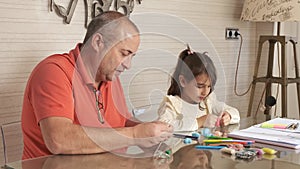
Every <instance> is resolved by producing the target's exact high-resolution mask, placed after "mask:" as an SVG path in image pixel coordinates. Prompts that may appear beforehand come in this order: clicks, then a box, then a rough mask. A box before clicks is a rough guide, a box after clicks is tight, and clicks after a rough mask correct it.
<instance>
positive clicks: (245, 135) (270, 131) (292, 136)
mask: <svg viewBox="0 0 300 169" xmlns="http://www.w3.org/2000/svg"><path fill="white" fill-rule="evenodd" d="M267 122H268V123H274V124H275V123H276V124H290V123H291V122H293V123H295V122H296V123H297V122H300V121H299V120H291V119H283V118H276V119H273V120H270V121H267ZM260 125H261V124H257V125H254V126H251V127H249V128H247V129H243V130H238V131H233V132H231V133H229V135H228V136H229V137H233V138H240V139H252V140H255V141H256V142H261V143H266V144H271V145H277V146H282V147H289V148H293V149H299V148H300V132H297V131H296V130H295V131H291V130H290V129H275V128H262V127H260ZM297 130H298V128H297Z"/></svg>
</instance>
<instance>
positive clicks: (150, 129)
mask: <svg viewBox="0 0 300 169" xmlns="http://www.w3.org/2000/svg"><path fill="white" fill-rule="evenodd" d="M172 135H173V127H172V126H171V125H169V124H167V123H164V122H159V121H155V122H147V123H141V124H138V125H136V126H134V127H133V137H134V139H135V143H136V144H137V145H139V146H142V147H151V146H153V145H156V144H159V143H160V142H163V141H165V140H167V139H169V138H170V137H172Z"/></svg>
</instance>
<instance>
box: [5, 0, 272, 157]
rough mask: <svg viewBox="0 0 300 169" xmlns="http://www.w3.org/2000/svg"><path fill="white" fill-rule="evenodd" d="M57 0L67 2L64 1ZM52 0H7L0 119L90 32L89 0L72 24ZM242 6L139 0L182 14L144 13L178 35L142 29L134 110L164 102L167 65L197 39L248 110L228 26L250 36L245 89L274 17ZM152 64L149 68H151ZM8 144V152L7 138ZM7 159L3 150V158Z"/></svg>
mask: <svg viewBox="0 0 300 169" xmlns="http://www.w3.org/2000/svg"><path fill="white" fill-rule="evenodd" d="M56 2H58V3H61V4H63V3H65V6H66V4H67V3H66V2H64V1H62V0H61V2H60V1H59V0H56ZM89 2H91V0H90V1H89ZM48 5H49V4H48V1H47V0H35V1H33V0H32V1H17V0H11V1H7V0H0V23H1V26H0V70H1V71H0V77H1V78H0V79H1V80H0V124H3V123H7V122H11V121H15V120H20V112H21V107H22V97H23V91H24V88H25V85H26V81H27V78H28V76H29V74H30V72H31V70H32V68H33V67H34V66H35V65H36V64H37V63H38V62H39V61H40V60H41V59H43V58H45V57H46V56H48V55H50V54H53V53H58V52H59V53H60V52H68V51H69V49H71V48H73V47H75V45H76V43H77V42H80V41H81V40H82V38H83V36H84V33H85V28H84V4H83V1H79V2H78V5H77V7H76V10H75V14H74V16H73V18H72V21H71V24H69V25H67V24H63V23H62V18H60V17H58V16H57V15H56V14H55V13H54V12H50V11H49V9H48ZM242 5H243V0H201V1H195V0H186V1H182V0H165V1H161V0H143V1H142V4H140V5H136V6H135V9H134V12H133V14H132V15H136V14H140V13H142V12H156V13H157V12H159V13H164V14H161V15H159V16H164V17H165V16H166V15H165V14H171V16H172V17H171V18H173V19H174V18H176V19H175V21H174V20H168V19H167V20H161V19H162V18H164V17H162V18H161V17H158V18H157V19H155V17H150V18H149V15H145V16H147V17H145V19H144V20H143V19H142V20H141V18H139V20H138V19H137V20H138V23H139V26H140V27H141V28H143V31H146V30H145V28H149V31H151V30H152V29H157V28H159V29H158V30H159V31H162V32H164V34H168V33H170V32H173V33H177V34H176V35H173V34H172V36H164V35H158V34H157V32H155V34H150V33H148V34H144V35H143V36H142V44H141V47H140V51H139V52H138V55H137V56H136V58H135V59H134V63H133V67H132V71H128V72H126V73H125V74H124V76H122V81H123V82H124V91H125V93H126V95H127V96H128V98H127V99H128V100H127V101H128V104H129V105H128V106H129V109H132V108H136V107H139V106H143V105H147V104H154V105H157V104H159V102H160V100H161V97H162V95H163V94H164V93H165V90H166V89H167V81H168V76H167V73H166V72H170V71H171V70H172V68H173V67H174V64H175V62H176V57H177V54H178V53H179V51H180V50H182V49H183V48H184V44H185V43H190V44H191V46H192V48H193V49H196V50H199V51H200V52H204V51H209V52H210V54H211V55H212V57H213V59H214V60H216V65H217V66H218V68H220V67H221V66H223V68H224V71H223V70H222V69H221V71H219V73H220V72H221V75H225V76H224V77H220V78H219V81H218V87H219V91H222V92H221V93H220V96H221V98H222V99H224V100H225V98H226V100H225V101H226V102H227V103H228V104H229V105H232V106H235V107H237V108H238V109H239V110H240V112H241V115H242V116H243V117H244V116H245V114H246V111H247V107H248V106H247V105H248V95H246V96H243V97H238V96H235V95H234V92H233V81H234V73H235V66H236V60H237V54H238V49H239V43H240V41H238V40H230V41H229V40H225V38H224V35H225V28H226V27H236V28H239V29H240V33H241V34H242V36H243V39H244V42H243V48H242V54H241V60H240V68H239V75H238V91H239V92H242V91H245V90H246V89H247V87H248V85H249V83H250V81H251V79H252V74H253V65H254V62H255V56H256V47H257V46H256V42H257V36H258V35H259V34H260V33H261V32H265V33H271V32H272V24H270V23H268V24H262V23H261V24H256V23H250V22H242V21H240V20H239V17H240V14H241V11H242ZM150 16H151V15H150ZM133 18H134V17H133ZM182 23H188V24H186V25H182ZM190 25H194V26H195V27H194V28H195V29H196V30H197V32H194V31H191V30H194V29H191V26H190ZM258 25H259V26H258ZM175 30H176V31H175ZM159 31H158V32H159ZM199 32H200V33H199ZM174 37H175V39H174ZM176 38H178V39H176ZM216 56H219V58H217V57H216ZM145 67H146V68H147V69H145V70H143V68H145ZM153 67H154V68H153ZM162 72H164V73H162ZM225 80H226V83H224V81H225ZM49 92H51V91H49ZM147 98H150V101H149V99H147ZM0 147H1V149H0V151H1V152H0V153H2V144H1V146H0ZM2 161H3V160H2V156H1V158H0V163H1V162H2Z"/></svg>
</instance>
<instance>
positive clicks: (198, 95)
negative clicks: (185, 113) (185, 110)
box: [179, 73, 211, 104]
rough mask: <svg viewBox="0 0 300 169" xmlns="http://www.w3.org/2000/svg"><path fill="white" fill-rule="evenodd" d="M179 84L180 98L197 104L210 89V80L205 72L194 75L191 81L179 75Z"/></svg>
mask: <svg viewBox="0 0 300 169" xmlns="http://www.w3.org/2000/svg"><path fill="white" fill-rule="evenodd" d="M179 79H180V85H181V86H182V92H181V98H182V99H183V100H185V101H186V102H188V103H192V104H197V103H200V102H201V101H203V100H204V99H205V98H206V97H207V96H208V94H209V92H210V90H211V81H210V78H209V77H208V75H207V74H205V73H203V74H200V75H198V76H196V77H195V78H194V79H193V80H191V81H189V82H188V81H186V79H185V78H184V77H183V76H182V75H180V77H179Z"/></svg>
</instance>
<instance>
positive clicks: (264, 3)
mask: <svg viewBox="0 0 300 169" xmlns="http://www.w3.org/2000/svg"><path fill="white" fill-rule="evenodd" d="M241 20H243V21H256V22H285V21H300V0H245V2H244V7H243V11H242V15H241Z"/></svg>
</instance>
